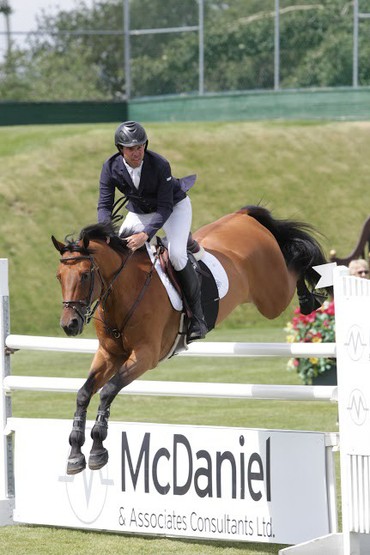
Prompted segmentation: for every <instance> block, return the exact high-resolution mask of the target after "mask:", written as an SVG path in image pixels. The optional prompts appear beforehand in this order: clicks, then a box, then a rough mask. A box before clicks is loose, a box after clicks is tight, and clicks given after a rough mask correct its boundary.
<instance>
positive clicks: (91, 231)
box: [64, 222, 127, 255]
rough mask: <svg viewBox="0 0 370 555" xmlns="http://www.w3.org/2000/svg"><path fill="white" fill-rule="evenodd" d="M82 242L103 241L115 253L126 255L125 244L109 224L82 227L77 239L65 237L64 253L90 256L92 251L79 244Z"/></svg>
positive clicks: (70, 236)
mask: <svg viewBox="0 0 370 555" xmlns="http://www.w3.org/2000/svg"><path fill="white" fill-rule="evenodd" d="M81 241H82V243H84V242H89V241H104V242H105V243H107V244H108V246H109V247H111V248H112V249H113V250H114V251H116V252H121V253H126V252H127V246H126V242H125V241H124V240H123V241H122V237H119V236H118V232H117V228H116V227H115V226H114V225H113V224H112V223H111V222H104V223H96V224H90V225H87V226H86V227H83V228H82V229H81V231H80V233H79V235H78V237H77V239H74V238H73V236H72V235H67V237H66V238H65V242H66V244H65V247H64V250H65V251H72V252H80V253H81V254H87V255H88V254H92V253H93V252H94V249H92V248H90V247H89V246H88V247H87V248H86V247H84V245H83V244H82V245H81V244H79V243H80V242H81Z"/></svg>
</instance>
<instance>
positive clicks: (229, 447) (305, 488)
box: [10, 418, 330, 544]
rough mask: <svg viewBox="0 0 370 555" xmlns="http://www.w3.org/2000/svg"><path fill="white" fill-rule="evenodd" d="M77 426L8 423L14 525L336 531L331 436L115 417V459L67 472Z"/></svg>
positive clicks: (156, 531)
mask: <svg viewBox="0 0 370 555" xmlns="http://www.w3.org/2000/svg"><path fill="white" fill-rule="evenodd" d="M71 425H72V422H71V421H65V420H42V419H16V418H13V419H11V420H10V426H11V428H12V429H13V430H14V431H15V476H16V503H15V511H14V520H15V521H17V522H23V523H34V524H45V525H53V526H65V527H74V528H86V529H96V530H109V531H115V532H126V533H130V534H133V533H138V534H152V535H161V536H163V535H164V536H179V537H189V538H198V539H214V540H227V541H230V540H237V541H250V542H272V543H283V544H295V543H299V542H303V541H307V540H309V539H311V538H315V537H318V536H322V535H325V534H328V533H329V532H330V530H329V517H328V497H327V483H326V461H325V434H324V433H319V432H297V431H278V430H255V429H248V428H223V427H209V426H181V425H165V424H150V423H125V422H110V424H109V432H108V439H107V440H106V442H105V446H106V448H107V449H108V451H109V462H108V464H107V465H106V466H105V467H104V468H102V469H101V470H96V471H90V470H89V469H88V468H87V469H86V470H84V471H83V472H81V473H80V474H77V475H74V476H68V475H67V474H66V461H67V457H68V454H69V445H68V436H69V433H70V430H71ZM92 425H93V422H88V424H87V433H86V443H85V445H84V447H83V451H84V453H85V455H86V458H88V454H89V450H90V448H91V443H92V442H91V439H90V434H89V431H90V429H91V427H92Z"/></svg>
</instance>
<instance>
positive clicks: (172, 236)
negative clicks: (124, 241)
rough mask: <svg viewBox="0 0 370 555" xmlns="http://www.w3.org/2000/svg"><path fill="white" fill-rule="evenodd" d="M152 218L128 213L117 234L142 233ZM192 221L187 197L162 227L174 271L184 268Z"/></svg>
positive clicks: (178, 204) (179, 203) (147, 215)
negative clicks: (126, 231)
mask: <svg viewBox="0 0 370 555" xmlns="http://www.w3.org/2000/svg"><path fill="white" fill-rule="evenodd" d="M151 218H152V214H136V213H135V212H128V214H127V216H126V218H125V219H124V221H123V223H122V225H121V227H120V230H119V234H120V235H121V234H122V232H123V231H125V230H132V231H133V233H138V232H139V231H143V230H144V227H145V225H147V224H148V223H149V222H150V220H151ZM191 220H192V209H191V201H190V198H189V197H186V198H184V199H183V200H181V201H180V202H178V203H177V204H175V206H174V207H173V211H172V214H171V215H170V217H169V218H168V220H167V221H166V222H165V223H164V225H163V231H164V232H165V234H166V237H167V241H168V254H169V257H170V260H171V262H172V265H173V267H174V268H175V270H177V271H180V270H182V269H183V268H185V266H186V263H187V261H188V256H187V253H186V246H187V243H188V238H189V233H190V228H191Z"/></svg>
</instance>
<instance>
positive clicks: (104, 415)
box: [89, 349, 154, 470]
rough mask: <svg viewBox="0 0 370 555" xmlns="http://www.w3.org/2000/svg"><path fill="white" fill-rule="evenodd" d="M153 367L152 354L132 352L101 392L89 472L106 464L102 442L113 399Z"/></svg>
mask: <svg viewBox="0 0 370 555" xmlns="http://www.w3.org/2000/svg"><path fill="white" fill-rule="evenodd" d="M153 365H154V364H153V356H152V353H150V352H148V351H147V350H146V349H145V350H143V351H136V352H134V351H133V352H132V353H131V355H130V357H129V358H128V359H127V360H126V362H125V363H124V364H123V365H122V367H121V368H120V369H119V371H118V372H117V373H116V374H115V375H114V376H113V377H112V378H111V379H110V380H109V382H108V383H106V384H105V386H104V387H103V389H102V390H101V392H100V404H99V408H98V414H97V418H96V422H95V424H94V427H93V429H92V430H91V437H92V439H93V445H92V448H91V451H90V457H89V468H90V469H91V470H98V469H99V468H102V467H103V466H104V465H105V464H107V462H108V451H107V449H105V447H104V446H103V441H104V440H105V439H106V437H107V434H108V419H109V415H110V407H111V404H112V402H113V400H114V398H115V397H116V395H117V394H118V393H119V392H120V391H121V389H122V388H124V387H126V385H128V384H129V383H131V382H132V381H134V380H136V379H137V378H138V377H139V376H141V375H142V374H143V373H144V372H146V371H147V370H149V369H150V368H153Z"/></svg>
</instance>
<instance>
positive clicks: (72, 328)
mask: <svg viewBox="0 0 370 555" xmlns="http://www.w3.org/2000/svg"><path fill="white" fill-rule="evenodd" d="M62 328H63V331H64V333H65V334H66V335H77V334H79V333H81V331H82V329H80V326H79V320H78V318H72V319H71V320H70V321H69V322H68V324H63V325H62Z"/></svg>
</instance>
